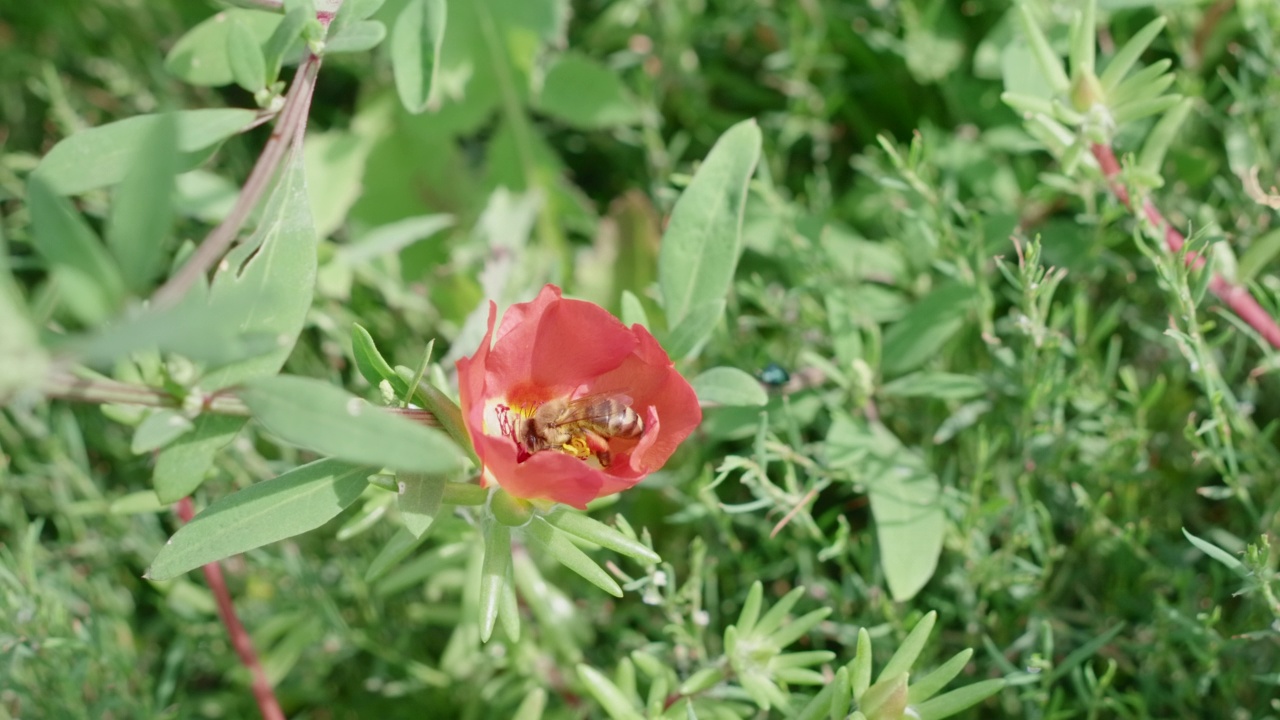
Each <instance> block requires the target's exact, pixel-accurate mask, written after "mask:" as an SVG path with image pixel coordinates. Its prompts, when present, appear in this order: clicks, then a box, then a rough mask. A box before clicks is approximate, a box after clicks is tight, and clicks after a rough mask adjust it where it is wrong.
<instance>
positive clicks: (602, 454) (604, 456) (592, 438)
mask: <svg viewBox="0 0 1280 720" xmlns="http://www.w3.org/2000/svg"><path fill="white" fill-rule="evenodd" d="M582 436H583V438H585V440H586V444H587V447H588V448H589V449H590V450H591V452H592V453H594V454H595V456H596V460H598V461H600V467H609V461H610V460H612V459H613V458H612V456H610V455H609V439H608V438H606V437H605V436H603V435H601V434H599V433H594V432H591V431H587V432H584V433H583V434H582Z"/></svg>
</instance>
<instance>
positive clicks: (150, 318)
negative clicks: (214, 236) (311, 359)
mask: <svg viewBox="0 0 1280 720" xmlns="http://www.w3.org/2000/svg"><path fill="white" fill-rule="evenodd" d="M252 301H253V298H237V299H236V300H235V301H234V302H228V303H223V304H222V306H221V307H218V308H213V307H210V305H209V300H208V293H207V291H206V290H205V288H203V287H202V286H199V285H197V286H196V287H193V288H192V289H191V292H189V293H188V294H187V296H186V297H184V298H182V300H181V301H180V302H179V303H178V304H177V305H174V306H173V307H169V308H161V309H154V308H147V309H145V310H143V311H142V312H138V313H128V314H126V316H125V317H122V318H118V319H116V320H113V321H112V322H110V323H108V324H107V325H105V326H103V327H101V328H99V329H97V330H96V331H94V332H92V333H89V334H87V335H81V336H72V337H69V338H67V339H66V340H63V341H60V342H58V343H56V344H55V345H54V347H55V348H56V349H57V350H58V351H59V352H63V353H67V354H70V355H74V356H76V357H78V358H79V359H80V361H81V362H84V363H86V364H88V365H93V366H99V367H101V366H108V365H110V364H111V363H113V362H115V361H116V360H119V359H120V358H123V357H125V356H126V355H129V354H130V353H134V352H139V351H161V350H163V351H164V352H174V353H178V354H179V355H182V356H184V357H186V358H188V359H190V360H194V361H197V362H201V363H204V364H205V365H206V367H218V366H221V365H226V364H227V363H230V362H235V361H239V360H243V359H245V358H250V357H255V356H260V355H263V354H265V353H270V352H272V351H276V350H278V349H279V347H280V339H279V338H278V337H273V336H271V335H268V334H266V333H242V332H241V331H240V319H241V318H243V317H244V316H245V315H247V314H249V313H251V312H252V311H253V309H254V304H253V302H252Z"/></svg>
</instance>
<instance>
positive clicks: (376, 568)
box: [364, 527, 431, 582]
mask: <svg viewBox="0 0 1280 720" xmlns="http://www.w3.org/2000/svg"><path fill="white" fill-rule="evenodd" d="M430 536H431V534H430V533H423V534H421V535H419V536H418V537H414V536H413V533H411V532H409V530H408V529H407V528H404V527H401V528H400V529H399V530H397V531H396V534H395V535H392V536H391V539H390V540H388V541H387V544H386V545H383V546H382V550H380V551H379V552H378V555H377V556H376V557H374V558H373V561H372V562H370V563H369V569H368V570H365V573H364V579H365V582H373V581H375V580H377V579H379V578H381V577H382V576H383V575H386V574H387V572H388V571H390V570H391V568H393V567H395V566H396V565H399V564H400V561H402V560H404V559H405V558H407V557H409V555H410V554H411V553H412V552H413V551H414V550H416V549H417V547H418V546H419V545H421V544H422V543H423V542H425V541H426V539H427V538H428V537H430Z"/></svg>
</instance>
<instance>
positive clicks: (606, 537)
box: [545, 507, 662, 564]
mask: <svg viewBox="0 0 1280 720" xmlns="http://www.w3.org/2000/svg"><path fill="white" fill-rule="evenodd" d="M545 517H546V520H547V522H549V523H551V524H552V525H553V526H555V527H557V528H559V529H560V530H563V531H565V532H567V533H569V534H570V535H574V536H576V537H579V538H582V539H583V540H586V541H588V542H593V543H595V544H596V545H599V546H600V547H602V548H607V549H609V550H612V551H614V552H616V553H621V554H623V555H626V556H627V557H630V558H635V559H636V560H639V561H641V562H644V563H649V564H657V563H660V562H662V558H660V557H658V554H657V553H655V552H654V551H653V550H651V549H650V548H649V546H647V545H645V544H644V543H642V542H640V541H638V540H633V539H631V538H629V537H627V536H626V535H624V534H622V533H621V532H619V531H617V530H615V529H614V528H611V527H609V526H608V525H605V524H604V523H602V522H600V521H599V520H595V519H592V518H590V517H588V516H586V515H583V514H582V513H580V512H576V511H574V510H570V509H568V508H563V507H562V508H558V509H556V510H555V511H553V512H551V513H549V514H548V515H546V516H545Z"/></svg>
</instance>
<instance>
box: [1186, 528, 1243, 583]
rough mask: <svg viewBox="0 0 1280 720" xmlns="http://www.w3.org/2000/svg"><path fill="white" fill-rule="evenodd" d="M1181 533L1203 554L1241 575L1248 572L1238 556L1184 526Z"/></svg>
mask: <svg viewBox="0 0 1280 720" xmlns="http://www.w3.org/2000/svg"><path fill="white" fill-rule="evenodd" d="M1182 535H1183V537H1185V538H1186V539H1187V540H1189V541H1190V542H1191V544H1192V545H1195V546H1196V547H1197V548H1199V549H1200V552H1202V553H1204V554H1205V555H1208V556H1209V557H1211V558H1213V559H1214V560H1217V561H1218V562H1220V563H1222V564H1223V565H1226V566H1227V567H1228V568H1231V570H1233V571H1234V572H1236V573H1238V574H1240V575H1242V576H1244V575H1248V574H1249V571H1248V569H1247V568H1245V566H1244V563H1242V562H1240V558H1238V557H1236V556H1235V555H1232V554H1231V553H1229V552H1227V551H1226V550H1223V549H1222V548H1220V547H1218V546H1217V545H1214V544H1213V543H1211V542H1209V541H1208V540H1205V539H1203V538H1200V537H1196V536H1195V535H1192V534H1191V533H1189V532H1187V529H1186V528H1182Z"/></svg>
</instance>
